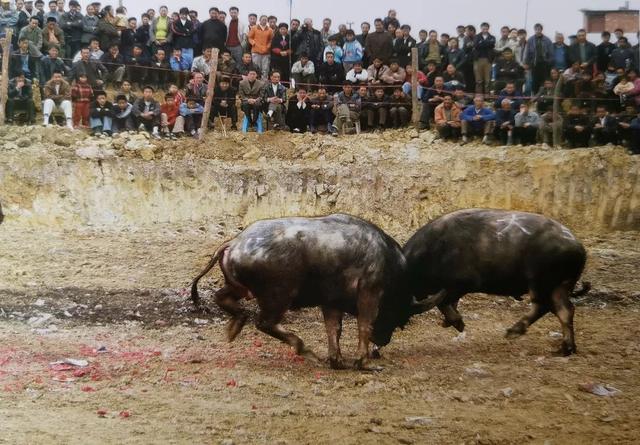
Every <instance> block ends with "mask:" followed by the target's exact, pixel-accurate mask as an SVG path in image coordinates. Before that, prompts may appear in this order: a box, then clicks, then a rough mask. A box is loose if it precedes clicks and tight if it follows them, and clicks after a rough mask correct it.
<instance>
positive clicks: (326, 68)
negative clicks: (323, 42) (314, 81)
mask: <svg viewBox="0 0 640 445" xmlns="http://www.w3.org/2000/svg"><path fill="white" fill-rule="evenodd" d="M325 58H326V61H325V62H324V63H323V64H322V65H320V68H319V69H318V82H320V84H322V85H325V86H327V90H328V91H329V92H330V93H335V92H336V91H338V89H339V85H342V83H343V82H344V80H345V75H344V68H343V67H342V64H341V63H338V62H337V61H336V60H334V55H333V53H332V52H326V53H325Z"/></svg>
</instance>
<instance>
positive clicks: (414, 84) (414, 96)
mask: <svg viewBox="0 0 640 445" xmlns="http://www.w3.org/2000/svg"><path fill="white" fill-rule="evenodd" d="M411 67H412V68H413V73H412V74H411V110H412V113H411V122H413V124H418V122H419V121H420V110H419V109H418V48H416V47H415V46H414V47H413V48H411Z"/></svg>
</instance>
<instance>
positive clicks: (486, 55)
mask: <svg viewBox="0 0 640 445" xmlns="http://www.w3.org/2000/svg"><path fill="white" fill-rule="evenodd" d="M480 29H481V31H480V33H479V34H478V35H476V37H475V42H474V52H473V74H474V76H475V78H476V93H479V94H484V93H488V92H489V83H490V82H491V62H492V61H493V52H494V48H495V46H496V38H495V37H494V36H493V35H491V34H489V24H488V23H486V22H485V23H483V24H481V25H480Z"/></svg>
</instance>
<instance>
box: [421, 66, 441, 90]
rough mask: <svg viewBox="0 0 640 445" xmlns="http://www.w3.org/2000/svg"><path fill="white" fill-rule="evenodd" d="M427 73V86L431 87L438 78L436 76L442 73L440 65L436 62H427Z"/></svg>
mask: <svg viewBox="0 0 640 445" xmlns="http://www.w3.org/2000/svg"><path fill="white" fill-rule="evenodd" d="M425 75H426V76H427V88H431V87H432V86H433V83H434V82H435V80H436V77H438V76H439V75H440V74H439V73H438V66H437V65H436V64H435V62H428V63H427V71H426V72H425Z"/></svg>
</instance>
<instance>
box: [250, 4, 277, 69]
mask: <svg viewBox="0 0 640 445" xmlns="http://www.w3.org/2000/svg"><path fill="white" fill-rule="evenodd" d="M248 38H249V43H250V44H251V59H252V60H253V63H255V64H256V65H257V66H259V67H260V71H261V72H262V74H263V75H264V76H268V74H269V64H270V62H271V60H270V58H271V41H272V40H273V30H272V29H271V28H270V27H269V25H268V23H267V16H266V15H262V16H261V17H260V23H258V24H257V25H256V26H254V27H253V28H251V30H250V31H249V37H248Z"/></svg>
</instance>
